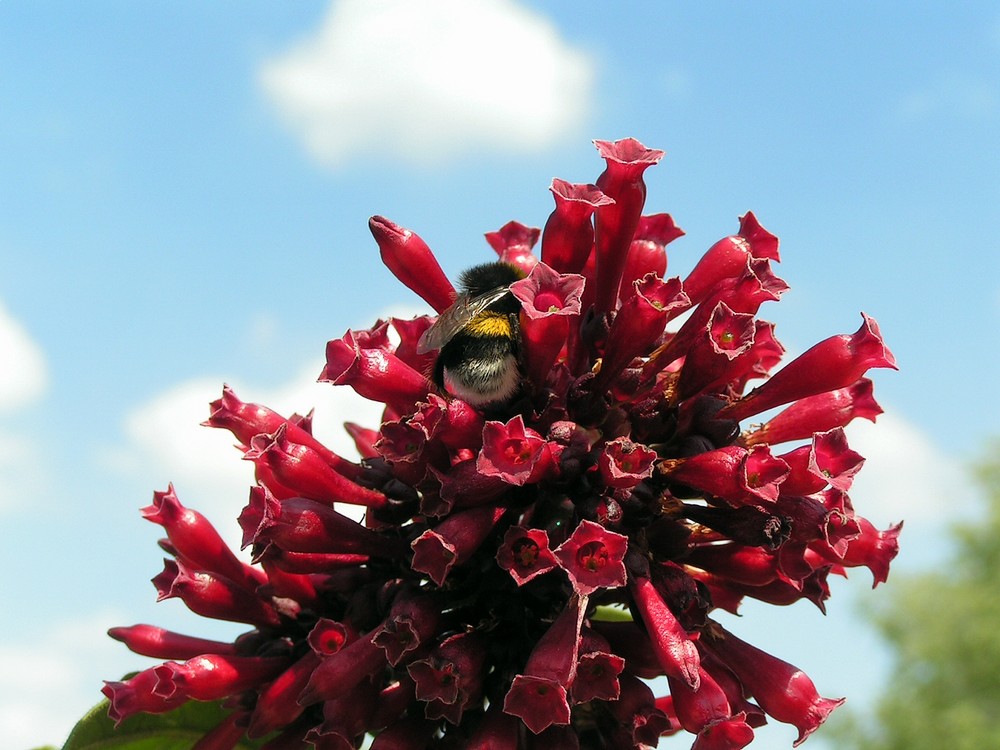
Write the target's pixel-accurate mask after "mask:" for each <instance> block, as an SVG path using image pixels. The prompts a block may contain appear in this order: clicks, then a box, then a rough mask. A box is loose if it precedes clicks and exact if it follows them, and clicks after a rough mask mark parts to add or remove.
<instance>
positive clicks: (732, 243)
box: [684, 211, 779, 305]
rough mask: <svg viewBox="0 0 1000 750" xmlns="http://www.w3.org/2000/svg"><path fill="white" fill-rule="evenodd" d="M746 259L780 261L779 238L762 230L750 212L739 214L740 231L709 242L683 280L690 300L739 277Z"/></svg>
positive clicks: (697, 301) (699, 299)
mask: <svg viewBox="0 0 1000 750" xmlns="http://www.w3.org/2000/svg"><path fill="white" fill-rule="evenodd" d="M748 258H767V259H769V260H775V261H776V260H779V257H778V238H777V237H775V236H774V235H773V234H771V233H770V232H768V231H767V230H766V229H764V227H762V226H761V225H760V223H759V222H758V221H757V217H756V216H754V215H753V212H751V211H748V212H747V213H746V214H744V215H743V216H741V217H740V231H739V233H738V234H735V235H730V236H729V237H724V238H723V239H721V240H719V241H718V242H716V243H715V244H714V245H712V247H710V248H709V249H708V252H706V253H705V254H704V255H703V256H702V258H701V260H700V261H698V263H697V264H696V265H695V267H694V269H693V270H692V271H691V273H690V274H688V277H687V278H686V279H684V291H685V292H686V293H687V295H688V297H690V298H691V303H692V304H694V305H697V304H699V303H700V302H702V301H703V300H704V299H705V298H706V297H707V296H708V293H709V292H711V291H712V289H713V288H714V287H715V286H716V285H717V284H719V282H721V281H723V280H724V279H728V278H735V277H737V276H739V275H740V274H741V273H742V272H743V268H744V267H745V266H746V263H747V260H748Z"/></svg>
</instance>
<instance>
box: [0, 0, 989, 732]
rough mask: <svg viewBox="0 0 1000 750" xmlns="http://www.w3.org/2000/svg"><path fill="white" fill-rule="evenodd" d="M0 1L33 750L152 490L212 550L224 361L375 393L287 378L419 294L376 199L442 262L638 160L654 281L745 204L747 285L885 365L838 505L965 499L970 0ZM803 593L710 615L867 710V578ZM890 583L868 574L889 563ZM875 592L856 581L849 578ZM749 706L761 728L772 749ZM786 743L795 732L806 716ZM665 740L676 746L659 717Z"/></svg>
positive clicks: (115, 591)
mask: <svg viewBox="0 0 1000 750" xmlns="http://www.w3.org/2000/svg"><path fill="white" fill-rule="evenodd" d="M413 5H414V4H412V3H400V2H390V1H389V0H377V1H376V0H366V1H365V2H362V0H350V1H349V0H339V1H337V2H332V3H331V2H327V1H326V0H324V1H323V2H320V1H319V0H299V1H298V2H295V3H264V2H241V3H234V2H223V1H220V2H215V3H201V2H194V1H192V0H179V1H178V2H173V3H169V4H164V3H153V2H142V1H140V2H136V1H135V0H131V1H130V2H124V1H119V2H110V1H109V0H94V1H93V2H89V3H86V4H82V3H68V2H54V1H52V0H32V1H31V2H27V1H26V0H2V1H0V523H2V528H3V529H4V535H3V536H4V543H3V544H2V545H0V565H2V566H3V570H4V571H5V572H4V575H3V576H2V577H0V598H2V600H3V601H4V603H5V605H4V607H3V614H0V663H3V664H4V665H5V668H4V670H2V674H0V736H3V737H5V740H6V742H7V743H9V744H10V746H11V747H29V746H31V745H32V744H39V743H43V742H52V743H59V742H61V741H62V739H63V736H64V735H65V733H66V731H68V729H69V727H70V726H71V724H72V719H73V718H74V717H75V716H77V715H79V714H81V713H82V712H83V711H84V710H85V709H86V708H87V707H88V706H89V705H91V704H92V703H94V702H96V699H97V698H98V697H99V694H98V690H99V688H100V680H101V679H114V678H116V677H118V676H120V674H122V673H124V672H125V671H128V670H130V669H134V668H137V667H139V666H142V664H143V663H142V660H141V659H139V658H138V657H134V656H133V655H131V654H129V653H128V652H127V651H126V650H125V649H124V648H123V647H120V646H119V645H118V644H114V643H113V642H110V640H109V639H107V638H106V636H105V635H104V631H105V630H106V629H107V627H109V626H111V625H114V624H131V623H133V622H154V623H158V624H164V625H166V626H169V627H173V628H176V629H178V630H181V631H185V632H193V633H196V634H211V633H226V632H232V631H231V630H228V629H227V628H226V626H222V625H217V624H212V623H208V622H206V621H202V620H201V619H200V618H197V617H195V616H194V615H189V614H188V613H186V611H185V610H184V609H183V607H182V606H181V605H179V604H178V603H177V602H165V603H162V604H159V605H156V604H155V603H154V598H155V592H154V591H153V588H152V586H151V585H150V583H149V578H151V577H152V576H153V575H155V574H156V573H158V572H159V570H160V558H161V555H160V554H159V551H158V550H157V548H156V546H155V540H156V539H157V538H158V536H159V534H158V533H157V529H156V527H154V526H153V525H152V524H149V523H147V522H144V521H142V520H141V519H140V517H139V515H138V512H137V508H138V507H140V506H142V505H145V504H147V503H148V502H149V499H150V498H151V495H152V492H153V490H155V489H165V487H166V485H167V482H169V481H173V482H174V483H175V485H176V486H177V491H178V493H179V495H180V497H181V499H182V500H183V501H184V502H186V503H187V504H189V505H191V506H194V507H198V508H201V509H204V510H205V512H206V513H207V514H208V515H209V516H210V517H211V518H212V519H213V520H214V521H215V522H216V523H217V524H218V525H219V526H220V527H222V528H223V529H224V530H225V531H226V533H227V534H228V535H229V538H230V539H235V533H234V528H233V527H235V523H234V522H233V519H234V518H235V516H236V515H237V514H238V512H239V510H240V508H241V507H242V505H243V504H244V501H245V492H246V485H247V484H248V482H249V481H250V472H249V467H248V466H247V465H246V462H242V461H240V459H239V454H238V453H237V452H236V451H234V450H233V449H231V448H230V447H229V441H227V440H226V436H225V435H220V434H215V433H213V432H212V431H210V430H207V429H205V428H201V427H199V426H198V422H200V421H201V420H202V419H204V418H205V417H206V416H207V402H208V401H210V400H211V399H214V398H216V397H217V396H218V394H219V393H220V391H221V386H222V383H223V382H228V383H231V384H233V385H234V387H235V388H236V389H237V393H238V394H239V395H241V396H242V397H244V398H245V399H246V400H253V401H259V402H263V403H268V404H271V405H274V406H276V407H277V408H280V409H282V410H285V411H287V412H291V411H306V410H308V409H309V408H311V407H313V406H315V407H316V409H317V416H316V419H317V432H318V433H319V434H321V435H323V436H325V437H327V438H328V439H329V440H330V441H331V442H333V443H334V445H335V446H337V445H340V446H341V447H342V448H344V446H345V445H346V442H345V441H344V438H343V437H342V436H341V435H340V431H339V427H338V425H339V424H340V423H341V422H342V421H343V420H344V419H345V418H351V419H354V420H356V421H365V420H367V421H369V422H370V421H371V420H373V419H374V417H375V410H373V409H372V408H371V406H370V405H369V404H360V405H359V404H357V402H355V401H353V400H351V399H350V394H349V393H346V394H345V393H339V392H337V393H332V392H331V391H332V390H333V389H332V387H330V386H318V385H314V384H311V383H310V381H311V380H314V379H315V377H316V375H317V374H318V373H319V370H320V366H321V357H322V353H323V347H324V344H325V342H326V341H327V340H328V339H330V338H334V337H337V336H339V335H341V334H342V333H343V332H344V330H345V329H347V328H348V327H366V326H367V325H369V324H370V323H371V322H373V321H374V319H375V318H376V317H378V316H380V315H385V314H386V313H387V311H397V312H402V313H405V314H410V313H418V312H423V311H425V310H424V308H423V307H421V303H420V301H419V300H418V299H416V298H415V297H414V296H413V295H412V294H410V293H409V292H408V291H407V290H405V289H404V288H402V287H401V286H400V285H399V284H398V283H397V282H395V280H394V279H393V278H392V277H391V275H390V274H389V273H388V271H386V270H385V269H384V268H383V267H382V266H381V264H380V261H379V258H378V253H377V249H376V247H375V245H374V242H373V241H372V239H371V236H370V234H369V233H368V229H367V219H368V217H369V216H371V215H372V214H382V215H385V216H388V217H389V218H391V219H393V220H394V221H396V222H398V223H400V224H403V225H404V226H407V227H410V228H412V229H414V230H415V231H417V232H418V233H420V234H421V235H422V236H423V237H424V239H426V240H427V241H428V242H429V243H430V244H431V246H432V247H433V248H434V249H435V251H436V253H437V254H438V257H439V258H440V259H441V262H442V265H443V266H444V268H445V269H446V271H448V272H449V273H450V274H455V273H457V272H458V271H460V270H461V269H462V268H464V267H466V266H468V265H471V264H473V263H476V262H479V261H481V260H486V259H489V257H490V254H491V252H492V251H490V250H489V248H488V247H487V245H486V243H485V242H484V241H483V239H482V235H483V233H484V232H488V231H492V230H495V229H497V228H499V227H500V226H501V225H503V224H504V223H506V222H507V221H508V220H511V219H517V220H519V221H522V222H524V223H526V224H530V225H534V226H542V224H543V223H544V221H545V219H546V217H547V216H548V213H549V212H550V210H551V206H552V200H551V196H550V195H549V193H548V190H547V188H548V185H549V183H550V181H551V179H552V178H553V177H561V178H564V179H568V180H570V181H573V182H588V181H592V180H594V179H595V178H596V176H597V175H598V174H599V173H600V171H601V169H602V166H603V164H602V162H601V161H600V159H599V158H598V156H597V153H596V151H595V150H594V148H593V146H592V144H591V142H590V141H591V139H593V138H603V139H616V138H621V137H625V136H634V137H636V138H639V139H640V140H642V141H643V142H644V143H645V144H646V145H647V146H650V147H654V148H662V149H664V150H665V151H666V152H667V155H666V157H665V158H664V160H663V161H662V162H661V164H660V165H658V166H657V167H656V168H654V169H652V170H650V171H649V172H647V181H648V185H649V198H648V202H647V210H649V211H650V212H659V211H668V212H670V213H671V214H672V215H673V216H674V218H675V220H676V221H677V223H678V224H679V225H680V226H681V227H683V228H684V229H685V230H686V231H687V235H686V236H685V237H684V238H682V239H681V240H678V241H677V242H675V243H674V244H672V245H671V246H670V249H671V251H672V253H671V257H670V264H671V265H670V268H669V269H668V275H678V274H679V275H683V274H684V273H685V271H686V270H687V269H689V268H690V267H691V266H692V265H693V263H694V262H695V261H696V260H697V258H698V257H699V256H700V254H701V253H702V252H703V251H704V249H706V248H707V247H708V246H709V245H710V244H711V243H712V242H714V241H715V240H716V239H718V238H720V237H722V236H724V235H727V234H730V233H733V232H734V231H735V230H736V228H737V217H738V216H740V215H741V214H743V213H744V212H745V211H747V210H748V209H749V210H753V211H754V212H755V213H756V214H757V216H758V218H759V219H760V220H761V222H762V223H763V224H764V225H765V226H766V227H768V228H769V229H770V230H772V231H773V232H775V233H776V234H777V235H778V236H779V237H780V238H781V242H782V257H783V261H782V264H781V266H780V267H779V268H778V271H779V273H780V274H781V275H782V277H783V278H784V279H785V280H786V281H787V282H788V283H789V284H790V285H791V287H792V289H791V291H790V292H789V293H788V294H786V296H785V298H784V299H783V300H782V301H781V303H780V304H778V305H776V306H775V305H772V306H770V307H769V308H765V309H764V310H763V311H762V315H763V317H765V318H766V319H769V320H773V321H775V322H776V323H777V326H778V327H777V333H778V337H779V339H781V340H782V342H783V343H784V344H785V345H786V347H788V348H789V349H790V350H791V351H792V352H795V351H801V350H803V349H805V348H806V347H808V346H809V345H811V344H812V343H814V342H815V341H817V340H819V339H821V338H825V337H826V336H829V335H832V334H835V333H844V332H852V331H854V330H855V329H857V327H858V326H859V325H860V316H859V315H858V313H859V311H862V310H863V311H864V312H866V313H868V314H870V315H872V316H874V317H875V318H876V319H877V320H878V322H879V324H880V325H881V327H882V331H883V333H884V334H885V336H886V339H887V340H888V342H889V345H890V347H891V348H892V349H893V351H894V353H895V355H896V357H897V359H898V361H899V365H900V372H898V373H893V372H888V371H880V372H878V373H876V376H875V379H876V396H877V397H878V399H879V401H880V402H881V403H882V405H883V406H884V408H885V409H886V414H885V415H884V416H883V417H882V418H880V420H879V424H878V425H877V427H876V428H875V429H874V430H870V429H865V428H864V426H862V428H861V429H858V430H855V431H852V433H851V436H852V445H854V446H855V447H856V448H857V449H858V450H859V451H860V452H861V453H862V454H863V455H865V456H866V457H867V458H868V463H867V465H866V467H865V470H864V471H863V472H862V475H861V478H860V479H859V480H858V482H857V483H856V485H855V490H854V491H853V492H852V497H853V498H854V500H855V505H856V507H857V508H858V510H859V512H861V513H862V514H863V515H866V516H868V517H869V518H870V519H871V520H872V521H873V522H875V523H876V525H878V526H880V527H885V526H886V525H888V524H889V523H890V522H895V521H898V520H899V519H900V518H906V519H907V528H906V530H905V531H904V535H903V540H902V541H903V552H902V553H901V555H900V558H899V560H898V567H899V569H900V570H907V569H909V570H917V569H921V568H924V567H927V566H929V565H931V564H933V562H934V561H935V560H938V559H940V556H941V554H942V550H943V546H942V544H941V543H940V536H941V529H942V527H943V525H944V524H946V523H947V522H948V520H949V519H952V518H955V517H958V516H968V515H969V514H972V513H975V512H976V508H975V506H974V502H973V493H972V491H971V490H970V489H969V487H968V483H967V480H966V479H965V477H964V474H963V467H964V466H965V465H966V464H967V463H968V462H969V461H970V460H972V459H974V458H975V457H976V456H977V455H978V454H979V451H980V450H981V448H982V446H983V444H984V441H985V440H986V439H987V438H988V437H989V436H991V435H995V434H996V431H997V428H996V425H997V423H998V418H1000V408H998V407H997V405H996V401H995V400H994V399H993V398H992V397H991V396H990V393H991V391H992V387H991V386H990V383H992V382H993V381H994V380H995V375H994V373H996V372H997V371H998V369H1000V355H998V349H997V346H996V344H997V330H998V324H1000V260H998V257H1000V256H998V254H997V253H996V251H995V249H994V247H993V246H994V244H995V241H994V237H995V234H996V227H997V224H998V220H1000V149H998V148H997V143H998V142H1000V62H998V61H1000V12H998V11H997V9H996V6H995V4H993V3H988V2H980V3H976V2H970V3H962V4H960V5H957V4H952V5H948V6H947V7H946V6H944V5H943V4H941V5H932V4H926V6H924V5H923V4H920V5H919V6H917V5H915V4H906V5H904V4H901V3H881V4H864V5H862V4H860V3H858V4H851V5H849V6H848V5H844V6H836V7H835V6H831V5H830V4H819V3H800V2H784V3H770V4H768V5H767V8H766V9H765V8H764V7H763V6H762V5H758V4H754V5H751V4H744V3H715V4H711V5H710V6H707V5H705V4H690V3H652V2H649V3H636V2H622V3H619V4H617V5H616V6H615V8H616V9H615V10H614V11H609V10H608V6H607V5H606V4H596V3H595V4H590V3H574V4H567V3H561V2H554V1H548V2H524V1H522V2H513V1H512V0H490V1H489V2H482V3H478V4H475V5H474V7H471V6H473V4H468V3H461V2H458V1H457V0H456V2H443V0H442V2H440V3H438V2H433V3H432V2H428V3H426V4H424V5H422V6H420V7H419V8H418V10H419V12H413V11H412V9H411V10H408V9H407V8H410V7H411V6H413ZM835 583H836V584H837V585H835V586H834V596H833V599H832V600H831V601H830V602H829V610H830V614H829V616H828V617H826V618H825V619H824V618H823V617H821V616H820V615H819V614H818V613H816V612H813V611H811V610H809V609H808V606H809V605H806V604H799V605H796V606H794V607H792V608H789V609H787V610H782V611H778V612H776V613H768V612H765V611H764V608H755V607H748V608H747V610H746V614H745V616H744V618H743V619H742V620H740V621H739V622H737V623H735V625H734V626H733V628H734V629H736V630H737V632H738V633H739V634H740V635H742V636H744V637H746V639H747V640H750V641H751V642H754V643H756V644H757V645H761V646H762V647H765V648H768V649H769V650H771V651H773V652H774V653H776V654H777V655H779V656H781V657H782V658H785V659H788V660H789V661H793V662H795V663H796V664H798V665H799V666H801V667H802V668H803V669H805V670H806V671H807V672H808V673H809V674H810V675H811V676H812V677H813V679H814V680H815V682H816V683H817V685H818V686H819V688H820V690H821V692H823V693H824V694H826V695H831V696H839V695H844V694H846V695H848V697H849V704H853V705H854V706H855V707H858V708H859V707H863V705H864V703H865V701H866V700H867V698H869V697H871V696H872V695H873V694H874V693H875V692H876V691H877V690H878V688H879V685H880V684H881V681H882V680H883V679H884V678H885V675H884V669H885V655H884V653H883V652H882V651H881V649H880V647H879V645H878V643H877V642H876V641H875V639H874V637H873V636H872V635H871V634H870V633H868V632H866V631H863V630H859V628H861V627H862V626H861V625H860V624H859V619H858V617H857V610H858V609H859V608H863V607H864V606H865V602H866V601H868V598H867V597H868V593H867V590H868V588H869V586H870V579H868V578H866V575H865V574H864V573H863V572H862V573H859V574H857V575H854V576H852V578H851V580H850V581H848V582H840V581H838V582H835ZM891 584H892V578H890V582H889V585H890V586H891ZM879 593H880V592H879V590H876V592H875V595H878V594H879ZM793 738H794V731H789V730H787V728H785V727H781V726H778V727H775V728H768V729H767V730H765V731H763V732H761V733H760V739H759V740H758V742H757V743H755V744H754V745H753V747H755V748H765V750H766V749H767V748H771V747H774V748H777V747H788V746H789V745H790V742H791V739H793ZM810 745H815V746H817V747H819V748H820V749H822V747H824V745H823V743H822V738H821V736H818V737H816V738H815V739H811V740H810ZM664 746H670V747H675V746H685V745H684V743H683V742H680V743H673V744H668V743H666V742H665V743H664Z"/></svg>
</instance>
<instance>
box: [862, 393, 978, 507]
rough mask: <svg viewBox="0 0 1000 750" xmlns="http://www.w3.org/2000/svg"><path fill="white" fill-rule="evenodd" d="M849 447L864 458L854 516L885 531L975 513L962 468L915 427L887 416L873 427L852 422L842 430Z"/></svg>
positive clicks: (889, 414)
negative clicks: (887, 526) (893, 524)
mask: <svg viewBox="0 0 1000 750" xmlns="http://www.w3.org/2000/svg"><path fill="white" fill-rule="evenodd" d="M847 433H848V438H849V440H850V443H851V447H852V448H854V449H855V450H856V451H858V452H859V453H860V454H861V455H862V456H864V457H865V459H866V461H865V466H864V469H863V470H862V471H861V473H860V474H859V475H858V478H857V480H856V481H855V483H854V485H853V487H852V488H851V496H852V497H854V498H857V499H858V510H859V511H860V512H861V514H862V515H864V516H867V517H869V518H870V519H871V520H872V521H873V522H874V523H876V524H882V525H884V524H885V523H887V522H890V521H891V522H895V521H899V520H902V519H905V520H906V521H907V523H921V522H924V521H928V520H935V519H939V518H941V516H942V515H944V513H945V509H946V513H947V515H949V516H951V517H956V516H958V515H961V514H963V513H968V512H969V511H970V510H973V509H974V502H973V498H974V497H975V490H974V488H973V484H972V481H971V479H970V477H969V474H968V472H967V471H966V470H965V468H964V467H963V466H962V465H961V463H960V462H959V461H958V460H956V459H955V458H954V457H952V456H950V455H949V454H948V453H947V452H946V451H945V450H943V448H942V447H941V446H939V445H936V444H935V443H934V441H933V439H932V438H931V436H929V435H927V434H926V433H925V432H923V431H922V430H921V429H920V428H919V427H917V426H916V425H915V424H913V423H911V422H909V421H908V420H906V419H905V418H903V417H902V416H900V415H898V414H895V413H893V412H892V411H887V412H886V413H885V414H882V415H880V416H879V417H878V423H877V424H872V423H871V422H869V421H867V420H862V419H859V420H856V421H854V422H852V423H851V424H850V425H849V426H848V428H847Z"/></svg>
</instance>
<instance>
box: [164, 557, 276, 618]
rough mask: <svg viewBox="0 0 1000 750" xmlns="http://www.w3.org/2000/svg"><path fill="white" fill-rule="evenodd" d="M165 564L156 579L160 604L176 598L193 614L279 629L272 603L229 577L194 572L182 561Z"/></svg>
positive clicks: (199, 571) (201, 571) (165, 562)
mask: <svg viewBox="0 0 1000 750" xmlns="http://www.w3.org/2000/svg"><path fill="white" fill-rule="evenodd" d="M163 562H164V567H163V572H162V573H160V574H159V575H158V576H156V577H155V578H154V579H153V584H154V585H155V586H156V590H157V597H156V600H157V601H163V600H164V599H171V598H173V597H177V598H179V599H180V600H181V601H183V602H184V604H186V605H187V608H188V609H190V610H191V611H192V612H194V613H196V614H199V615H201V616H202V617H210V618H213V619H216V620H228V621H230V622H246V623H250V624H253V625H260V626H263V627H276V626H277V625H278V624H279V623H280V619H279V617H278V613H277V612H276V611H275V610H274V607H273V606H272V605H271V604H269V603H268V602H265V601H264V600H262V599H260V598H259V597H258V596H257V595H256V594H255V593H254V592H252V591H249V590H247V589H245V588H243V587H241V586H239V585H238V584H236V583H234V582H233V581H230V580H229V579H228V578H223V577H222V576H218V575H215V574H212V573H208V572H206V571H203V570H192V569H190V568H189V567H187V566H186V565H185V564H184V563H182V562H181V561H180V560H176V561H175V560H164V561H163Z"/></svg>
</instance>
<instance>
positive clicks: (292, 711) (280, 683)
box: [247, 651, 320, 739]
mask: <svg viewBox="0 0 1000 750" xmlns="http://www.w3.org/2000/svg"><path fill="white" fill-rule="evenodd" d="M319 663H320V657H319V656H318V655H317V654H316V653H314V652H313V651H307V652H306V653H305V655H304V656H302V657H301V658H300V659H299V660H298V661H297V662H295V663H294V664H292V665H291V666H290V667H288V668H287V669H286V670H285V671H284V672H282V673H281V674H280V675H278V676H277V677H276V678H275V679H274V680H272V681H271V682H270V684H268V686H267V687H266V688H264V689H263V690H262V691H261V693H260V697H258V698H257V703H256V705H255V706H254V710H253V713H252V714H251V715H250V724H249V727H248V728H247V736H248V737H250V738H251V739H255V738H257V737H265V736H266V735H268V734H270V733H271V732H273V731H275V730H276V729H280V728H281V727H284V726H288V725H289V724H291V723H292V722H293V721H295V720H296V719H297V718H299V716H301V715H302V712H303V711H304V710H305V707H304V706H302V705H301V704H300V703H299V702H298V697H299V695H300V694H301V693H302V690H303V689H304V688H305V686H306V683H308V682H309V678H310V677H311V676H312V673H313V671H314V670H315V669H316V667H318V666H319Z"/></svg>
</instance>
